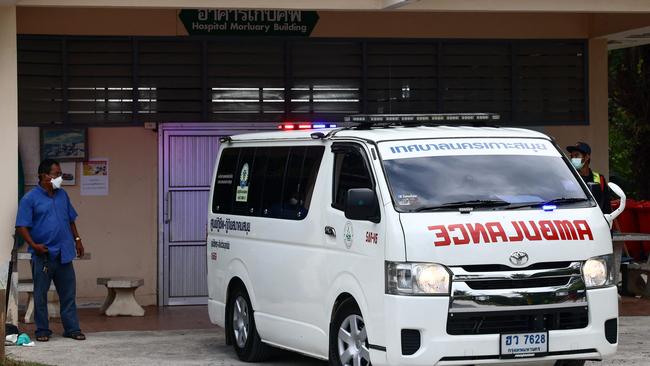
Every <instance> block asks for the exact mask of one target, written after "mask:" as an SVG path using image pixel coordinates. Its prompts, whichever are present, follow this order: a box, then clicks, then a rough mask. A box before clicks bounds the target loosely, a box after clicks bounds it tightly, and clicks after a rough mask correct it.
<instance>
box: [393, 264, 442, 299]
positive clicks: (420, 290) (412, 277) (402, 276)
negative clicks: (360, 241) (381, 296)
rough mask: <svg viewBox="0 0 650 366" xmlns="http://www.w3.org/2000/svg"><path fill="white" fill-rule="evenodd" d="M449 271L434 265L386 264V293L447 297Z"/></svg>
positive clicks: (439, 265)
mask: <svg viewBox="0 0 650 366" xmlns="http://www.w3.org/2000/svg"><path fill="white" fill-rule="evenodd" d="M450 281H451V280H450V275H449V270H448V269H447V268H446V267H445V266H443V265H441V264H436V263H397V262H386V293H387V294H390V295H425V296H426V295H449V288H450V287H451V285H450Z"/></svg>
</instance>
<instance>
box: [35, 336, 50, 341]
mask: <svg viewBox="0 0 650 366" xmlns="http://www.w3.org/2000/svg"><path fill="white" fill-rule="evenodd" d="M36 340H37V341H39V342H47V341H49V340H50V337H49V336H37V337H36Z"/></svg>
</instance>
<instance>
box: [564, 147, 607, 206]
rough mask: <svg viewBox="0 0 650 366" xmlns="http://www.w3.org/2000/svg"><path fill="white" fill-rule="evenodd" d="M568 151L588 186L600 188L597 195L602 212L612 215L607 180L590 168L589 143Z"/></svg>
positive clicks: (569, 148)
mask: <svg viewBox="0 0 650 366" xmlns="http://www.w3.org/2000/svg"><path fill="white" fill-rule="evenodd" d="M566 149H567V151H568V152H569V157H570V158H571V164H573V166H574V167H575V168H576V169H577V170H578V173H580V176H581V177H582V180H584V181H585V183H587V184H589V183H595V184H597V185H598V186H599V187H600V190H599V193H600V194H596V195H595V196H596V201H597V202H598V206H600V210H601V211H603V213H606V214H609V213H612V205H611V195H610V192H609V187H608V186H607V180H606V179H605V176H603V175H602V174H600V173H598V172H596V171H594V170H591V167H590V163H591V147H590V146H589V145H588V144H587V143H585V142H580V141H579V142H577V143H576V144H575V145H571V146H567V148H566Z"/></svg>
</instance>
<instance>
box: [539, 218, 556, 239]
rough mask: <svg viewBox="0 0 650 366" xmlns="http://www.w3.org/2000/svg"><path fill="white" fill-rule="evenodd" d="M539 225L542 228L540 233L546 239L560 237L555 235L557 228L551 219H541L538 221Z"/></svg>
mask: <svg viewBox="0 0 650 366" xmlns="http://www.w3.org/2000/svg"><path fill="white" fill-rule="evenodd" d="M539 226H540V228H541V229H542V235H543V236H544V239H546V240H559V239H560V237H559V236H558V235H557V230H555V226H553V223H552V222H551V220H543V221H540V222H539Z"/></svg>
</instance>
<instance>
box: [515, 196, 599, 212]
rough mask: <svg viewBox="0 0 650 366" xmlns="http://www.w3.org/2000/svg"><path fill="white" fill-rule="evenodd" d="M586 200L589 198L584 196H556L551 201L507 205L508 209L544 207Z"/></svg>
mask: <svg viewBox="0 0 650 366" xmlns="http://www.w3.org/2000/svg"><path fill="white" fill-rule="evenodd" d="M585 201H589V199H587V198H584V197H562V198H555V199H552V200H550V201H539V202H528V203H522V204H520V205H518V204H513V205H510V206H509V207H506V210H516V209H518V208H526V207H542V206H544V205H561V204H564V203H576V202H585Z"/></svg>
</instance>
